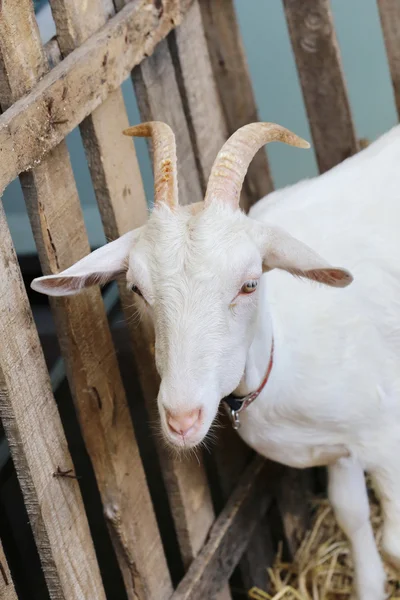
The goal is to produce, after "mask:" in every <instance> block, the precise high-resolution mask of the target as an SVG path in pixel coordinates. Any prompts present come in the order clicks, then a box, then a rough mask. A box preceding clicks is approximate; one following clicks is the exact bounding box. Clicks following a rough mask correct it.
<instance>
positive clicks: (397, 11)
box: [378, 0, 400, 118]
mask: <svg viewBox="0 0 400 600" xmlns="http://www.w3.org/2000/svg"><path fill="white" fill-rule="evenodd" d="M378 8H379V14H380V18H381V24H382V30H383V37H384V40H385V46H386V52H387V56H388V60H389V68H390V75H391V77H392V83H393V89H394V97H395V101H396V108H397V114H398V116H399V118H400V43H399V30H400V4H399V2H398V0H378Z"/></svg>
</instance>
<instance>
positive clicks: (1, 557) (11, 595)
mask: <svg viewBox="0 0 400 600" xmlns="http://www.w3.org/2000/svg"><path fill="white" fill-rule="evenodd" d="M0 598H1V599H2V600H18V598H17V594H16V593H15V588H14V584H13V580H12V579H11V573H10V569H9V568H8V564H7V559H6V556H5V554H4V550H3V546H2V544H1V540H0Z"/></svg>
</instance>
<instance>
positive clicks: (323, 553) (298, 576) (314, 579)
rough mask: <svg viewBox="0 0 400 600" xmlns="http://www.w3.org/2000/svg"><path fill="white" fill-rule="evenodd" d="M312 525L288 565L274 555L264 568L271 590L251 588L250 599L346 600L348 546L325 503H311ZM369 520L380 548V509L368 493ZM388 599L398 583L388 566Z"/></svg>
mask: <svg viewBox="0 0 400 600" xmlns="http://www.w3.org/2000/svg"><path fill="white" fill-rule="evenodd" d="M314 504H315V516H314V524H313V528H312V530H311V531H309V532H308V533H307V535H306V537H305V539H304V541H303V543H302V544H301V546H300V548H299V550H298V552H297V554H296V556H295V558H294V560H293V562H292V563H287V562H283V561H282V558H281V556H282V553H281V551H279V552H278V555H277V557H276V559H275V563H274V565H273V567H272V568H271V569H268V572H269V577H270V580H271V590H270V593H267V592H265V591H263V590H260V589H258V588H252V589H251V590H250V591H249V593H248V597H249V598H252V599H253V600H350V598H352V597H353V596H352V590H353V565H352V560H351V555H350V548H349V545H348V543H347V541H346V539H345V537H344V535H343V533H342V532H341V530H340V529H339V527H338V525H337V523H336V520H335V518H334V515H333V512H332V509H331V507H330V505H329V503H328V501H327V500H315V502H314ZM370 504H371V519H372V524H373V528H374V532H375V537H376V539H377V543H378V546H379V547H380V545H381V537H382V531H381V529H382V519H381V514H380V507H379V504H378V502H377V500H376V497H375V496H374V494H373V492H371V493H370ZM385 569H386V572H387V576H388V594H389V595H388V598H390V599H391V600H400V581H399V578H398V575H397V576H396V573H395V572H394V570H393V569H391V567H390V566H388V565H385Z"/></svg>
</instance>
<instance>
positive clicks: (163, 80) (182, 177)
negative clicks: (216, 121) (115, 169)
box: [133, 39, 203, 204]
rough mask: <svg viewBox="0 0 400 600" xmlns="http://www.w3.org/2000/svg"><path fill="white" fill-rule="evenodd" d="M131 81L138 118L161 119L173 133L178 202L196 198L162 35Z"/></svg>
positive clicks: (175, 86)
mask: <svg viewBox="0 0 400 600" xmlns="http://www.w3.org/2000/svg"><path fill="white" fill-rule="evenodd" d="M133 83H134V86H135V91H136V96H137V101H138V106H139V110H140V114H141V117H142V120H152V119H155V120H159V121H164V122H165V123H168V125H170V127H171V128H172V130H173V132H174V133H175V137H176V140H177V155H178V186H179V202H180V203H181V204H191V203H192V202H200V201H201V200H203V195H202V192H201V186H200V180H199V173H198V170H197V165H196V157H195V154H194V152H193V147H192V143H191V139H190V132H189V128H188V124H187V121H186V118H185V112H184V108H183V104H182V99H181V97H180V94H179V87H178V84H177V81H176V77H175V70H174V64H173V60H172V58H171V53H170V50H169V48H168V41H167V40H166V39H165V40H163V41H162V42H160V44H159V45H158V46H157V48H156V50H155V52H154V53H153V54H152V56H150V57H149V58H147V59H145V60H144V61H143V62H142V63H141V64H140V65H139V66H138V67H136V68H135V69H134V71H133Z"/></svg>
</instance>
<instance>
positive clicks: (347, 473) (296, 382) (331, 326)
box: [239, 127, 400, 600]
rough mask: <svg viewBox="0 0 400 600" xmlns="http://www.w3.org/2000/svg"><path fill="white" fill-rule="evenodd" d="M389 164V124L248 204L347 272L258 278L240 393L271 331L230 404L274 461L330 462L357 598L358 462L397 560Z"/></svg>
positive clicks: (399, 523) (363, 546)
mask: <svg viewBox="0 0 400 600" xmlns="http://www.w3.org/2000/svg"><path fill="white" fill-rule="evenodd" d="M399 165H400V127H395V128H394V129H393V130H391V131H390V132H389V133H388V134H386V135H384V136H383V137H381V138H380V139H379V140H378V141H377V142H375V143H373V144H372V145H371V146H370V147H369V148H367V149H366V150H364V151H363V152H362V153H360V154H359V155H356V156H354V157H352V158H350V159H348V160H346V161H345V162H344V163H342V164H340V165H338V166H337V167H336V168H334V169H332V170H331V171H329V172H327V173H325V174H324V175H322V176H319V177H316V178H314V179H310V180H306V181H302V182H300V183H298V184H296V185H293V186H291V187H288V188H285V189H282V190H279V191H276V192H274V193H272V194H270V195H269V196H268V197H266V198H264V199H262V200H261V201H260V202H258V203H257V204H256V205H255V206H254V207H253V209H252V210H251V212H250V217H252V218H254V219H257V220H260V221H266V222H268V223H273V224H275V225H278V226H281V227H284V228H285V230H286V231H288V232H289V233H290V234H291V235H293V236H294V237H296V238H297V239H299V240H301V241H303V242H304V243H306V244H307V245H309V246H311V247H312V248H313V249H314V250H316V251H317V252H318V253H320V254H321V255H322V256H324V257H325V258H326V259H327V260H328V261H329V262H331V263H333V264H340V265H343V266H344V267H346V268H347V269H349V271H351V273H352V275H353V276H354V282H353V283H352V285H351V286H349V287H348V288H346V289H345V290H336V289H332V288H327V287H319V286H318V287H315V285H314V284H306V283H304V282H301V281H299V280H296V279H295V278H292V277H290V276H289V275H288V274H286V273H284V272H282V271H279V270H275V271H273V272H271V273H269V274H267V275H264V276H263V278H262V283H261V290H260V292H261V298H260V303H259V307H258V326H257V331H258V332H259V333H258V334H256V337H255V340H254V342H253V346H254V348H250V351H249V360H248V362H247V367H246V370H247V371H248V372H249V373H250V375H249V379H250V381H249V382H246V377H245V381H244V382H242V389H241V392H242V393H245V392H246V391H247V388H248V389H254V385H255V384H256V381H257V380H258V381H259V380H260V377H261V375H262V372H263V370H265V368H266V364H267V361H268V353H269V348H270V340H271V336H272V335H273V336H274V340H275V353H274V354H275V356H274V368H273V370H272V374H271V377H270V380H269V381H268V384H267V386H266V388H265V390H263V392H262V393H261V396H260V397H259V399H258V400H257V401H256V402H254V403H253V404H252V405H251V406H249V408H248V409H247V410H246V411H244V412H243V413H242V414H241V422H242V425H241V428H240V430H239V431H240V435H241V436H242V437H243V439H244V440H245V441H246V442H247V443H248V444H249V445H250V446H252V447H253V448H254V449H255V450H257V451H258V452H259V453H260V454H263V455H264V456H266V457H268V458H271V459H273V460H276V461H278V462H281V463H284V464H287V465H291V466H294V467H300V468H302V467H310V466H315V465H321V464H322V465H324V464H330V465H331V466H330V482H331V483H330V496H331V500H332V502H333V505H334V507H335V508H336V512H337V513H339V514H338V518H339V521H340V522H341V524H342V527H343V528H344V529H345V531H346V533H347V534H348V535H349V537H350V540H351V541H352V543H353V550H354V552H355V558H356V566H357V564H359V565H361V567H360V569H359V573H358V580H359V581H358V588H359V594H360V598H363V599H366V598H368V599H369V598H370V599H371V600H377V599H380V598H383V597H384V595H383V585H382V581H383V572H382V568H381V566H380V561H379V558H378V556H377V552H376V549H375V546H374V542H373V536H372V532H371V530H370V524H369V519H368V504H367V501H366V492H365V483H364V479H363V477H361V476H360V473H361V474H362V471H363V470H366V471H369V472H370V474H371V476H372V478H373V481H374V482H375V484H376V487H377V491H378V493H379V495H380V497H381V499H382V508H383V511H384V515H385V528H384V538H383V546H384V550H386V553H387V554H388V555H389V558H391V559H392V562H393V563H396V565H397V567H399V566H400V560H399V559H400V260H399V257H400V171H399V169H400V167H399ZM346 455H348V458H346ZM343 514H344V515H349V514H350V518H348V519H346V517H345V516H343ZM357 551H358V552H357Z"/></svg>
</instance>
